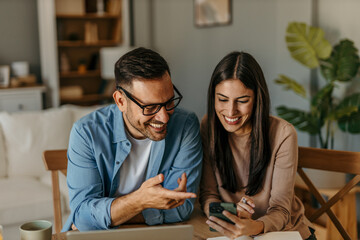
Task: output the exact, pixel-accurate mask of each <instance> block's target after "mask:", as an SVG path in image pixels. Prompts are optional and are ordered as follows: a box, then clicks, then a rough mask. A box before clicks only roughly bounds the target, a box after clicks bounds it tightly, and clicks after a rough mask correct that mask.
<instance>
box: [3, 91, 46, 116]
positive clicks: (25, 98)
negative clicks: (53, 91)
mask: <svg viewBox="0 0 360 240" xmlns="http://www.w3.org/2000/svg"><path fill="white" fill-rule="evenodd" d="M44 92H45V87H44V86H34V87H20V88H0V111H7V112H18V111H37V110H41V109H43V93H44Z"/></svg>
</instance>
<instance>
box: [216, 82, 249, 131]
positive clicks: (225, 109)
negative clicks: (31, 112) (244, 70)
mask: <svg viewBox="0 0 360 240" xmlns="http://www.w3.org/2000/svg"><path fill="white" fill-rule="evenodd" d="M253 106H254V91H253V90H251V89H249V88H246V87H245V85H244V84H243V83H242V82H241V81H240V80H238V79H228V80H224V81H222V82H221V83H219V84H218V85H217V86H216V87H215V112H216V115H217V116H218V118H219V120H220V122H221V124H222V125H223V127H224V128H225V130H226V131H227V132H229V133H234V134H236V135H241V134H244V133H248V132H250V131H251V127H252V126H251V122H250V119H251V114H252V110H253Z"/></svg>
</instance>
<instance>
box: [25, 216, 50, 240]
mask: <svg viewBox="0 0 360 240" xmlns="http://www.w3.org/2000/svg"><path fill="white" fill-rule="evenodd" d="M51 237H52V223H51V222H49V221H45V220H35V221H31V222H27V223H24V224H23V225H21V226H20V239H21V240H51Z"/></svg>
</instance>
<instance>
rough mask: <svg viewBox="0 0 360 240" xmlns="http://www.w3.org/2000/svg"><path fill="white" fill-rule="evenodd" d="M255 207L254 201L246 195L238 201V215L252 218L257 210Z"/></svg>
mask: <svg viewBox="0 0 360 240" xmlns="http://www.w3.org/2000/svg"><path fill="white" fill-rule="evenodd" d="M254 208H255V203H254V201H253V200H252V199H251V198H249V197H247V196H244V197H242V198H241V200H240V201H239V202H238V203H236V210H237V216H238V217H239V218H251V216H252V215H253V214H254V212H255V211H254Z"/></svg>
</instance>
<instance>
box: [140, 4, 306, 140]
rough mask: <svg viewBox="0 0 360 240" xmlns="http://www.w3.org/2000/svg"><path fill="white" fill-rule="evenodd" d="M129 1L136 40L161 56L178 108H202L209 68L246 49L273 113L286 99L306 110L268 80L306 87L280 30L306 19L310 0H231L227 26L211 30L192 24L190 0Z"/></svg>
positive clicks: (301, 102) (199, 110)
mask: <svg viewBox="0 0 360 240" xmlns="http://www.w3.org/2000/svg"><path fill="white" fill-rule="evenodd" d="M134 3H135V5H134V6H135V44H136V45H137V46H145V47H152V48H154V49H155V50H157V51H159V52H160V54H162V55H163V56H164V57H165V59H166V60H167V61H168V63H169V65H170V69H171V73H172V79H173V82H174V84H175V85H176V86H177V87H178V88H179V90H180V91H181V93H182V94H183V95H184V99H183V102H182V103H181V104H182V107H184V108H187V109H190V110H192V111H194V112H196V114H197V115H198V117H199V118H201V117H202V116H203V115H204V114H205V112H206V94H207V88H208V84H209V82H210V77H211V74H212V71H213V69H214V68H215V66H216V64H217V63H218V62H219V61H220V59H221V58H222V57H224V56H225V55H226V54H227V53H229V52H231V51H234V50H238V51H242V50H243V51H247V52H249V53H250V54H252V55H253V56H254V57H255V58H256V59H257V60H258V62H259V63H260V65H261V66H262V68H263V71H264V74H265V77H266V80H267V83H268V86H269V91H270V95H271V101H272V103H271V104H272V108H271V109H272V114H274V115H276V111H275V107H277V106H279V105H281V104H285V103H286V105H288V106H294V107H298V108H302V109H308V103H307V102H306V101H304V100H303V99H301V98H300V97H297V96H296V95H294V94H292V93H287V92H285V91H283V90H282V89H281V88H280V87H279V86H277V85H275V84H274V81H273V80H274V79H275V78H276V77H277V76H278V74H280V73H285V74H287V75H289V76H293V77H294V78H295V79H297V80H298V81H300V82H302V83H304V84H305V85H306V86H308V85H309V76H310V72H309V70H308V69H306V68H304V67H302V66H301V65H300V64H298V63H297V62H295V61H294V60H293V59H292V58H291V56H290V55H289V53H288V51H287V48H286V44H285V31H286V27H287V24H288V22H290V21H303V22H306V23H310V20H311V10H312V7H311V0H303V1H298V0H256V1H254V0H234V1H232V3H233V6H232V17H233V18H232V24H231V25H228V26H218V27H210V28H197V27H195V26H194V19H193V15H194V7H193V5H194V1H193V0H181V1H179V0H152V1H148V0H136V1H134ZM151 9H152V10H151ZM149 30H150V31H149ZM151 30H152V31H151ZM151 33H152V34H151ZM299 144H300V145H304V146H308V144H309V137H308V135H307V134H305V133H299Z"/></svg>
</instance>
